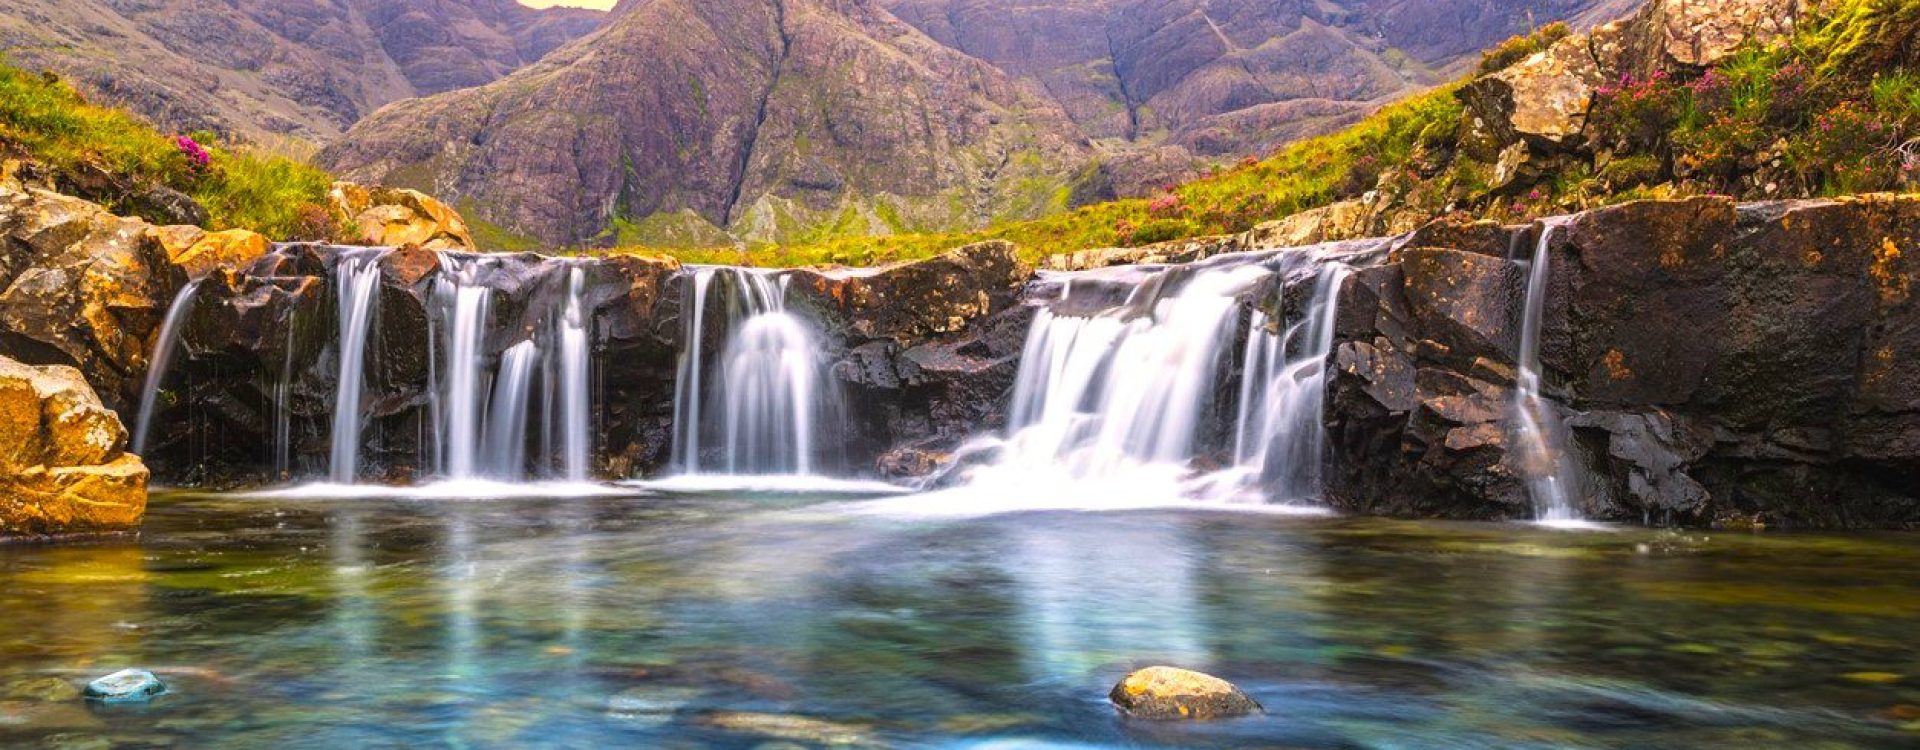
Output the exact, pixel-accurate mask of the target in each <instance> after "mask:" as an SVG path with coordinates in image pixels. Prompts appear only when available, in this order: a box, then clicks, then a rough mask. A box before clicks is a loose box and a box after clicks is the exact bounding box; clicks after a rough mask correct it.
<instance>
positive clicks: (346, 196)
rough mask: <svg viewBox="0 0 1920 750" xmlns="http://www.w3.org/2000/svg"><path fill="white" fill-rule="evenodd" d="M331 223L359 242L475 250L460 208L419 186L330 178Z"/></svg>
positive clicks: (392, 245)
mask: <svg viewBox="0 0 1920 750" xmlns="http://www.w3.org/2000/svg"><path fill="white" fill-rule="evenodd" d="M327 201H328V207H329V209H330V210H331V211H332V213H333V220H334V223H335V224H336V225H338V226H340V227H343V228H344V231H346V232H347V233H348V235H349V239H350V241H352V242H353V243H355V244H360V245H372V246H380V247H399V246H402V245H419V246H421V247H423V248H426V249H428V250H475V249H477V248H478V245H476V244H475V243H474V241H473V234H472V233H471V232H470V231H468V229H467V222H466V220H464V219H462V218H460V214H459V213H458V212H456V211H454V210H453V209H452V208H450V207H448V206H447V204H445V203H441V202H440V201H438V200H436V199H434V198H433V197H431V196H429V195H427V194H425V193H422V192H420V191H418V190H407V189H404V188H389V187H366V186H362V185H358V184H355V183H351V182H336V183H333V187H332V189H330V190H328V191H327Z"/></svg>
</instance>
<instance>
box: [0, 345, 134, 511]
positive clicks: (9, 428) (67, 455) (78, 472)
mask: <svg viewBox="0 0 1920 750" xmlns="http://www.w3.org/2000/svg"><path fill="white" fill-rule="evenodd" d="M126 445H127V430H126V428H125V427H123V426H121V424H120V418H119V417H118V416H116V415H115V414H114V413H113V412H112V411H111V410H108V409H107V408H106V407H105V406H103V405H102V404H101V403H100V399H99V397H98V396H95V395H94V392H93V388H91V387H89V386H88V385H87V382H86V380H85V379H84V378H82V377H81V375H80V372H79V371H78V370H75V369H73V368H71V367H59V366H54V367H31V366H28V365H23V364H20V363H19V362H17V361H14V360H12V359H10V358H7V357H0V446H3V447H0V538H4V537H8V536H22V535H34V536H39V535H56V534H69V533H89V532H103V531H120V530H125V529H130V528H133V527H134V526H135V525H137V524H138V523H139V522H140V517H141V515H142V514H143V513H145V511H146V507H147V468H146V467H145V466H144V465H142V464H141V462H140V457H139V456H135V455H133V454H131V453H127V452H126Z"/></svg>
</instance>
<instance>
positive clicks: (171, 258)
mask: <svg viewBox="0 0 1920 750" xmlns="http://www.w3.org/2000/svg"><path fill="white" fill-rule="evenodd" d="M149 231H150V232H151V233H152V235H153V238H154V240H155V241H157V242H159V243H160V250H161V252H163V253H165V254H166V259H167V262H169V263H172V264H173V265H175V266H178V267H179V268H180V269H181V270H182V271H185V272H186V274H187V276H188V277H190V278H195V279H200V278H205V277H206V276H207V275H209V274H211V273H213V272H214V271H217V270H219V269H222V268H240V267H243V266H246V265H247V264H249V263H252V262H253V261H254V260H256V259H258V258H259V257H260V256H262V255H266V254H267V246H268V245H269V244H271V243H269V242H268V241H267V238H266V236H265V235H262V234H260V233H258V232H252V231H248V230H245V229H228V230H226V231H222V232H209V231H206V230H204V229H201V228H199V227H196V226H184V225H176V226H163V227H154V228H153V229H151V230H149Z"/></svg>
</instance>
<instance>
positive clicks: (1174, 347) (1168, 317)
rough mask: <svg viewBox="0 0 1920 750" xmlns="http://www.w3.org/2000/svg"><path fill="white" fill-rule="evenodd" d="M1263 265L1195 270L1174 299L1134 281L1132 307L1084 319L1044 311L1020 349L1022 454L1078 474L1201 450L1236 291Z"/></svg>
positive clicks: (1228, 342)
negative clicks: (1201, 429)
mask: <svg viewBox="0 0 1920 750" xmlns="http://www.w3.org/2000/svg"><path fill="white" fill-rule="evenodd" d="M1270 273H1271V272H1270V271H1267V270H1266V269H1264V268H1261V267H1259V266H1251V265H1250V266H1241V267H1238V268H1232V269H1228V270H1225V271H1215V272H1205V273H1199V274H1196V275H1194V276H1193V277H1192V278H1191V279H1189V280H1188V281H1187V283H1186V285H1185V286H1184V287H1183V288H1181V289H1180V290H1178V291H1177V292H1175V293H1174V294H1173V295H1172V296H1170V297H1165V298H1161V299H1157V300H1155V299H1148V297H1149V296H1150V295H1152V294H1154V293H1155V292H1156V291H1157V290H1158V289H1159V288H1160V286H1159V285H1156V284H1143V285H1141V286H1139V287H1137V288H1136V289H1135V290H1134V292H1133V295H1132V296H1131V297H1130V298H1129V299H1128V301H1127V304H1125V305H1123V306H1121V307H1119V308H1115V309H1112V310H1109V311H1106V312H1103V313H1101V314H1098V315H1094V316H1090V317H1076V316H1070V315H1060V314H1056V313H1054V312H1053V311H1051V310H1043V311H1041V312H1040V313H1039V314H1038V315H1037V316H1036V318H1035V319H1034V323H1033V329H1032V330H1031V331H1030V332H1029V334H1028V337H1027V345H1026V349H1025V351H1024V353H1023V355H1022V358H1021V370H1020V374H1019V376H1018V378H1017V380H1016V382H1015V386H1014V397H1013V405H1012V409H1011V411H1010V412H1009V413H1010V415H1011V416H1010V423H1009V425H1008V426H1009V429H1010V431H1011V432H1010V438H1011V440H1012V442H1013V446H1012V450H1011V452H1012V453H1014V454H1016V457H1015V460H1021V461H1032V460H1038V461H1046V462H1057V463H1060V464H1063V465H1065V466H1066V467H1068V470H1069V471H1071V472H1072V473H1074V474H1076V475H1079V476H1089V477H1090V476H1098V475H1102V474H1105V473H1107V472H1112V471H1118V470H1121V469H1123V468H1125V467H1126V466H1127V465H1128V464H1131V463H1134V462H1147V463H1158V464H1168V463H1177V462H1184V461H1188V460H1190V459H1193V458H1195V457H1196V456H1197V452H1196V450H1195V437H1196V432H1197V428H1198V426H1199V423H1200V421H1201V418H1202V416H1203V413H1204V412H1205V410H1206V409H1207V407H1208V406H1210V405H1211V404H1212V403H1213V396H1214V387H1215V385H1216V384H1217V381H1218V380H1219V373H1220V370H1221V367H1222V364H1223V363H1224V362H1225V357H1226V355H1227V354H1228V353H1229V352H1230V351H1231V349H1232V346H1233V340H1234V334H1235V332H1236V330H1237V326H1238V323H1239V320H1240V312H1241V307H1240V300H1239V295H1240V294H1242V293H1244V292H1246V291H1247V290H1248V289H1250V288H1251V287H1252V286H1253V285H1254V284H1255V283H1256V282H1258V281H1260V280H1261V279H1263V278H1265V277H1266V276H1268V275H1270Z"/></svg>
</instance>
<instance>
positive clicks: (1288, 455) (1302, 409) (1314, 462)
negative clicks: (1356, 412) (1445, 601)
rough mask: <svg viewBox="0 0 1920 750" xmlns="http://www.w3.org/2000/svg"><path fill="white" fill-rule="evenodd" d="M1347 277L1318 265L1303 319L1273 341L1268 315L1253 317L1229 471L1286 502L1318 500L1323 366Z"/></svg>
mask: <svg viewBox="0 0 1920 750" xmlns="http://www.w3.org/2000/svg"><path fill="white" fill-rule="evenodd" d="M1350 272H1351V270H1350V269H1349V268H1348V267H1347V266H1346V265H1344V264H1341V263H1333V262H1330V263H1322V264H1318V265H1317V266H1316V268H1315V270H1314V282H1313V296H1312V297H1311V298H1309V300H1308V303H1307V309H1306V311H1305V314H1304V315H1302V316H1301V317H1300V318H1299V319H1298V320H1295V321H1293V322H1291V323H1285V322H1284V321H1282V322H1283V325H1284V328H1283V329H1282V330H1281V331H1279V332H1278V333H1276V332H1274V331H1272V330H1270V329H1269V324H1270V321H1269V320H1268V316H1267V315H1266V313H1263V312H1260V311H1258V310H1256V311H1254V313H1253V318H1252V325H1251V330H1250V331H1249V332H1248V334H1247V348H1246V356H1245V359H1244V365H1243V368H1242V374H1241V379H1240V411H1239V416H1238V418H1237V419H1236V420H1235V425H1234V466H1235V468H1236V469H1237V470H1238V472H1239V473H1240V474H1241V478H1240V483H1241V484H1243V485H1244V484H1253V485H1255V486H1261V487H1266V488H1268V489H1269V491H1270V492H1271V494H1272V495H1273V496H1275V497H1279V498H1283V499H1289V500H1292V499H1308V498H1313V497H1317V496H1318V495H1319V493H1320V490H1321V486H1322V485H1321V461H1322V459H1323V457H1324V454H1325V452H1326V443H1327V428H1326V423H1325V421H1324V413H1325V407H1326V395H1327V374H1328V370H1329V363H1328V358H1329V357H1330V356H1331V355H1332V353H1333V342H1334V321H1335V318H1336V316H1337V314H1338V313H1339V307H1340V286H1341V284H1343V283H1345V281H1346V279H1347V276H1348V275H1349V273H1350Z"/></svg>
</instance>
